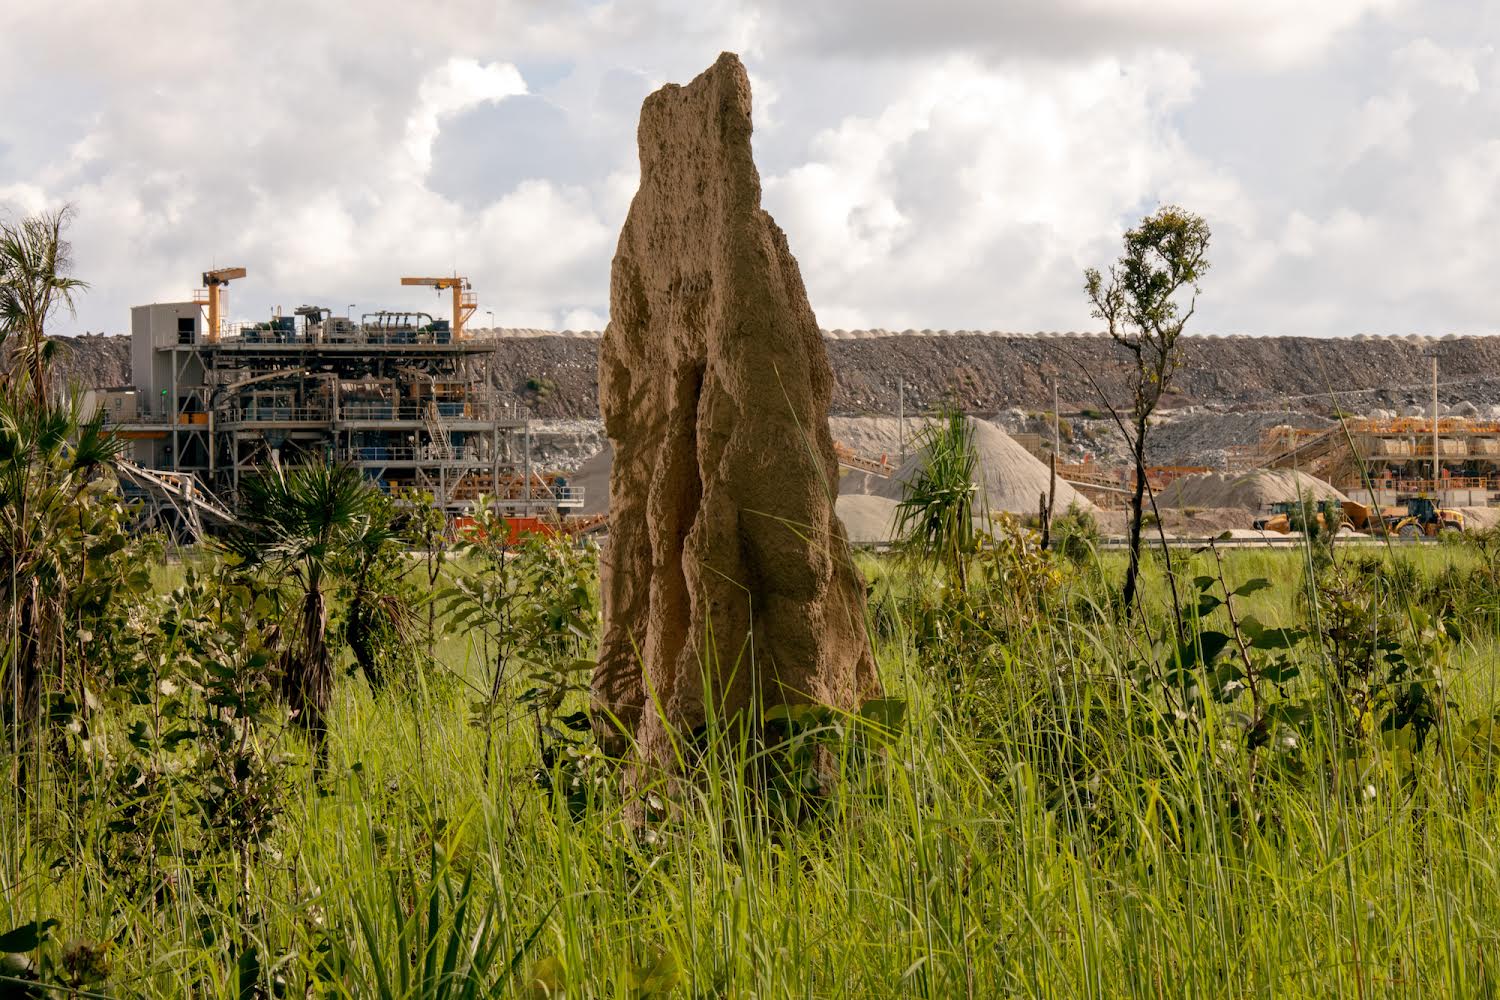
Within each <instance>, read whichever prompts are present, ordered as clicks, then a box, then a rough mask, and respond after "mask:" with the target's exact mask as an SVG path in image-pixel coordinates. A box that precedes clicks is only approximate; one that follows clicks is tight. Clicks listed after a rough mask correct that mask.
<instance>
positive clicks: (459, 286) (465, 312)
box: [401, 275, 479, 342]
mask: <svg viewBox="0 0 1500 1000" xmlns="http://www.w3.org/2000/svg"><path fill="white" fill-rule="evenodd" d="M401 284H403V285H427V286H429V287H431V288H436V289H437V290H438V291H440V292H441V291H444V290H447V289H452V291H453V339H454V341H455V342H457V341H460V340H462V339H463V337H464V324H465V323H467V322H468V321H469V317H470V316H473V315H474V311H475V310H476V309H478V308H479V297H478V296H476V295H475V294H474V293H473V292H472V291H470V289H471V288H472V287H473V286H472V285H470V284H469V279H468V278H460V277H458V276H457V275H455V276H454V277H451V278H402V279H401Z"/></svg>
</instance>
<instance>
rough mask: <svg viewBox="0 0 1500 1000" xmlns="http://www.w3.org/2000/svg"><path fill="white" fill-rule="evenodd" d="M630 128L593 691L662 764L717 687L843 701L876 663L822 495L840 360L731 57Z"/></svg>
mask: <svg viewBox="0 0 1500 1000" xmlns="http://www.w3.org/2000/svg"><path fill="white" fill-rule="evenodd" d="M638 141H639V145H640V161H641V182H640V189H639V190H638V191H637V192H636V195H635V199H634V200H633V201H632V202H631V205H630V214H629V215H628V216H627V218H626V220H625V227H624V229H623V230H622V231H621V233H620V243H619V247H618V248H617V250H616V252H615V258H614V265H613V268H612V271H611V274H610V320H609V326H608V328H607V329H606V330H605V331H604V337H603V340H602V341H601V343H600V348H599V408H600V410H601V411H602V412H603V414H604V427H605V431H606V432H607V434H608V435H609V440H610V443H611V445H612V446H613V448H614V468H613V472H612V474H611V476H610V492H609V502H610V506H609V510H610V541H609V545H608V549H607V551H606V553H605V556H604V560H603V569H602V589H603V604H604V635H603V640H602V642H601V644H600V651H599V663H598V667H597V669H596V671H595V673H594V681H593V689H594V701H595V707H596V709H600V710H603V712H601V713H600V718H601V719H606V718H613V719H616V720H618V724H619V726H620V728H621V729H623V731H624V733H625V734H628V735H631V736H634V737H635V738H636V739H637V741H638V744H639V748H640V751H641V754H642V756H643V757H644V759H645V760H646V761H648V762H656V763H666V762H667V761H668V756H669V743H668V740H667V729H668V727H671V728H674V729H676V730H677V731H678V732H681V733H690V732H692V731H693V730H695V729H696V728H698V727H700V726H702V725H703V724H704V722H705V721H706V718H707V716H708V712H709V709H710V708H711V707H712V708H713V710H714V711H715V712H717V713H719V714H720V715H721V717H730V716H738V717H740V718H747V716H744V715H739V713H744V712H747V711H749V712H751V715H750V716H748V718H754V717H755V713H756V711H757V710H760V711H764V710H765V709H769V708H770V707H772V706H775V705H779V704H801V703H809V702H811V703H816V704H823V705H831V706H834V707H838V708H845V709H850V708H854V707H856V706H857V705H858V704H859V703H860V702H861V701H862V700H864V699H865V698H868V697H871V696H874V695H876V694H878V692H879V681H878V680H877V678H876V674H875V664H874V660H873V658H872V656H871V654H870V645H869V640H868V637H867V635H866V632H865V624H864V589H863V581H862V580H861V579H860V576H859V573H858V571H857V570H856V569H855V568H854V566H853V563H852V562H851V561H850V558H849V551H848V543H847V541H846V539H845V537H844V529H843V527H842V525H840V523H839V521H838V519H837V517H835V515H834V510H833V500H834V494H835V493H836V489H835V484H836V483H837V471H838V466H837V461H836V459H835V457H834V451H833V440H832V438H831V437H830V436H829V432H828V401H829V396H830V394H831V392H832V388H833V375H832V372H831V370H830V369H829V366H828V357H827V355H826V353H825V352H824V347H823V341H822V338H821V337H820V336H819V334H818V324H817V320H816V319H815V318H814V316H813V311H812V307H811V306H810V305H809V304H808V301H807V292H806V290H805V289H804V288H803V285H802V275H801V273H800V272H799V270H798V268H797V261H796V260H795V258H793V257H792V253H791V250H790V249H789V248H788V247H787V242H786V236H785V234H784V233H782V231H781V229H780V228H779V227H778V226H777V225H776V223H775V221H773V220H772V218H771V217H770V215H768V214H767V213H766V212H765V211H763V210H762V209H761V207H760V176H759V174H758V173H757V172H756V169H755V162H754V160H753V158H752V156H751V151H750V81H749V78H748V77H747V76H746V74H745V68H744V66H743V65H742V64H741V63H740V61H739V58H738V57H736V56H734V55H732V54H730V53H725V54H723V55H721V56H720V57H719V59H718V61H717V62H715V63H714V65H713V66H712V67H710V68H709V69H708V70H707V71H705V72H704V73H703V74H702V75H700V76H699V77H698V78H697V79H695V80H694V81H693V82H692V83H690V84H688V85H687V86H686V87H683V86H678V85H669V86H665V87H663V88H661V89H660V90H658V91H657V92H656V93H654V94H652V95H651V96H650V97H648V98H647V99H646V101H645V104H644V105H643V106H642V108H641V121H640V128H639V132H638ZM605 713H607V715H606V714H605ZM602 724H603V725H606V726H607V725H608V723H602ZM614 735H615V736H618V735H619V733H615V734H614Z"/></svg>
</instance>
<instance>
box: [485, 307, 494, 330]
mask: <svg viewBox="0 0 1500 1000" xmlns="http://www.w3.org/2000/svg"><path fill="white" fill-rule="evenodd" d="M484 312H485V315H487V316H488V317H489V318H490V329H491V330H493V329H495V310H493V309H486V310H485V311H484Z"/></svg>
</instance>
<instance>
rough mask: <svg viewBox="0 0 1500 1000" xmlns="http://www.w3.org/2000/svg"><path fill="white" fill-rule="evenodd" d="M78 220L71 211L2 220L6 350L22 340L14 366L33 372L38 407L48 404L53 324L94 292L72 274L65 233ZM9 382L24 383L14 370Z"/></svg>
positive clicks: (0, 342) (1, 330)
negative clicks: (78, 295)
mask: <svg viewBox="0 0 1500 1000" xmlns="http://www.w3.org/2000/svg"><path fill="white" fill-rule="evenodd" d="M72 221H73V210H72V209H71V208H70V207H67V206H64V207H63V208H60V209H57V210H56V211H53V212H43V213H42V214H40V215H31V216H27V217H26V218H23V219H21V220H20V221H18V222H7V221H0V348H3V347H4V346H5V341H7V340H8V339H9V338H10V337H11V336H16V337H18V338H19V341H20V342H19V343H18V344H15V345H13V346H12V348H11V364H12V366H13V369H19V370H24V371H27V372H29V373H30V381H31V390H32V393H33V394H34V397H35V402H36V405H37V406H38V407H40V406H42V405H44V404H45V403H46V399H47V371H46V369H47V363H48V361H49V360H50V359H51V357H52V353H53V346H54V345H53V344H52V343H51V342H49V341H48V340H47V321H48V320H49V319H50V318H51V317H52V315H53V314H54V313H56V312H57V310H58V309H60V308H65V309H67V310H68V311H69V312H72V311H73V293H74V292H78V291H82V290H83V289H85V288H87V287H88V285H87V284H86V283H84V282H83V281H80V280H79V279H77V278H74V277H72V276H71V275H70V274H69V272H70V271H72V269H73V248H72V246H71V245H70V244H69V243H68V241H67V240H66V239H65V238H64V235H63V234H64V232H65V231H66V230H67V228H68V225H69V223H71V222H72ZM6 383H7V387H8V388H10V387H13V386H15V385H17V384H18V380H17V379H16V378H15V375H14V371H12V372H11V373H10V374H8V375H7V376H6Z"/></svg>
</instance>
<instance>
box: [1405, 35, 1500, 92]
mask: <svg viewBox="0 0 1500 1000" xmlns="http://www.w3.org/2000/svg"><path fill="white" fill-rule="evenodd" d="M1493 52H1494V50H1493V48H1486V49H1485V50H1484V52H1483V54H1484V55H1492V54H1493ZM1480 55H1481V53H1479V52H1476V51H1472V50H1471V51H1468V52H1463V51H1457V50H1451V49H1445V48H1443V47H1442V46H1441V45H1438V44H1437V43H1436V42H1434V41H1433V40H1432V39H1430V38H1418V39H1416V40H1415V41H1413V42H1411V43H1409V44H1407V45H1404V46H1402V47H1401V48H1400V49H1398V50H1397V51H1396V53H1395V57H1394V61H1395V63H1396V67H1397V69H1398V71H1400V72H1403V73H1405V74H1406V75H1407V76H1410V77H1412V78H1414V79H1420V80H1425V81H1427V82H1429V83H1435V84H1437V85H1438V86H1440V87H1449V88H1451V89H1453V90H1456V91H1458V92H1459V93H1462V94H1476V93H1478V92H1479V69H1478V66H1477V61H1478V59H1479V57H1480Z"/></svg>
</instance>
